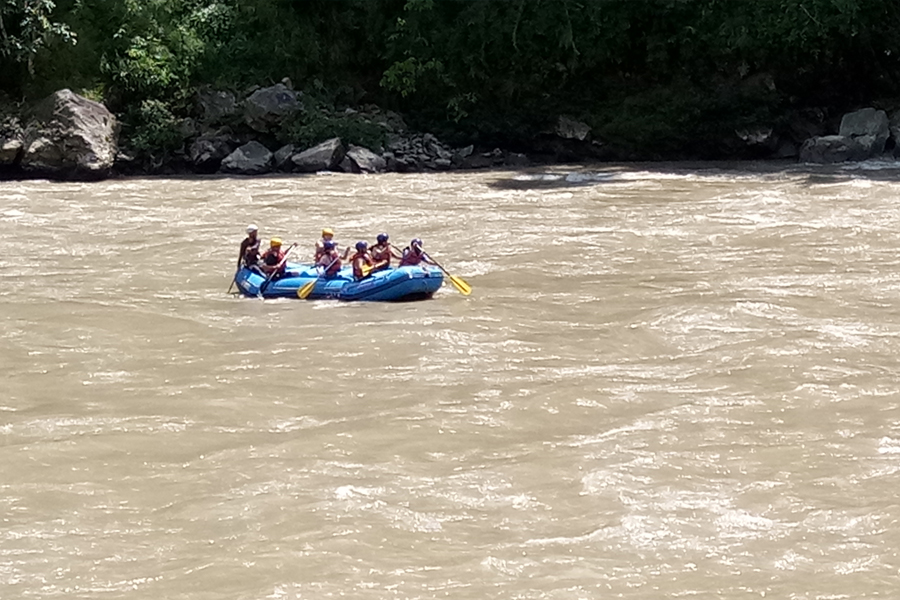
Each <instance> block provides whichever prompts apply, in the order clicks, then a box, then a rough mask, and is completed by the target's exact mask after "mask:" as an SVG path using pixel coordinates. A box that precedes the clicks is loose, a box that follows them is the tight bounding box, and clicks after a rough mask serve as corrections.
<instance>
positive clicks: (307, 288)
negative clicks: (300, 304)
mask: <svg viewBox="0 0 900 600" xmlns="http://www.w3.org/2000/svg"><path fill="white" fill-rule="evenodd" d="M339 260H341V257H340V256H336V257H335V258H334V260H333V261H331V262H330V263H328V266H327V267H325V268H324V269H323V270H322V272H321V273H319V274H318V275H316V278H315V279H313V280H312V281H310V282H309V283H307V284H304V286H303V287H302V288H300V289H299V290H297V297H298V298H300V299H301V300H305V299H306V297H307V296H309V295H310V294H311V293H312V291H313V288H314V287H316V283H318V282H319V279H321V278H322V275H324V274H325V273H327V272H328V269H330V268H331V265H333V264H334V263H336V262H337V261H339Z"/></svg>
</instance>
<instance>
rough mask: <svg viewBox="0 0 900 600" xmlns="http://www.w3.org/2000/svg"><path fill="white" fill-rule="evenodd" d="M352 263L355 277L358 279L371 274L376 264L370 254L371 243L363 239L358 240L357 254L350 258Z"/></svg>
mask: <svg viewBox="0 0 900 600" xmlns="http://www.w3.org/2000/svg"><path fill="white" fill-rule="evenodd" d="M350 264H351V265H353V277H354V278H355V279H356V280H357V281H358V280H360V279H362V278H364V277H368V276H369V273H371V272H372V267H373V266H374V265H375V261H374V260H372V256H371V255H370V254H369V244H367V243H366V242H363V241H359V242H356V254H354V255H353V258H351V259H350Z"/></svg>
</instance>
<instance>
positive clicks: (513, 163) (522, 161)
mask: <svg viewBox="0 0 900 600" xmlns="http://www.w3.org/2000/svg"><path fill="white" fill-rule="evenodd" d="M506 164H507V165H509V166H510V167H527V166H528V165H529V164H531V161H529V160H528V157H527V156H525V155H524V154H522V153H521V152H510V153H509V154H507V155H506Z"/></svg>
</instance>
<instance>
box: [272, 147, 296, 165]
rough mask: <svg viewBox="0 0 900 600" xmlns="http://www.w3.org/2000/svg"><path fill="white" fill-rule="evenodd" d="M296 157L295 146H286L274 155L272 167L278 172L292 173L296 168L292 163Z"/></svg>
mask: <svg viewBox="0 0 900 600" xmlns="http://www.w3.org/2000/svg"><path fill="white" fill-rule="evenodd" d="M293 155H294V145H293V144H285V145H284V146H282V147H281V148H279V149H278V150H276V151H275V154H273V155H272V166H273V167H274V168H275V169H276V170H277V171H290V170H291V168H292V167H293V166H294V163H292V162H291V157H292V156H293Z"/></svg>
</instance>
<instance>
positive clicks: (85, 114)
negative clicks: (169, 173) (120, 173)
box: [21, 90, 119, 179]
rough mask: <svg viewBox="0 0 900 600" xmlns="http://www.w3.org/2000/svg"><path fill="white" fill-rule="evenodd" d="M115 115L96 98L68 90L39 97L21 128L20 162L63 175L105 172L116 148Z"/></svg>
mask: <svg viewBox="0 0 900 600" xmlns="http://www.w3.org/2000/svg"><path fill="white" fill-rule="evenodd" d="M118 134H119V126H118V123H117V121H116V118H115V116H113V114H112V113H111V112H109V111H108V110H107V109H106V107H105V106H103V105H102V104H100V103H99V102H94V101H93V100H88V99H87V98H83V97H81V96H79V95H78V94H75V93H73V92H72V91H70V90H60V91H58V92H55V93H54V94H52V95H51V96H49V97H48V98H45V99H44V100H42V101H41V102H40V103H38V105H37V106H36V107H35V109H34V113H33V118H32V120H31V121H30V122H29V123H28V126H27V127H26V128H25V134H24V139H23V142H22V144H23V147H22V158H21V166H22V168H23V169H25V170H26V171H30V172H32V173H37V174H41V175H46V176H48V177H56V178H64V179H101V178H103V177H106V176H108V175H109V173H110V171H111V169H112V166H113V163H114V161H115V158H116V152H117V149H118Z"/></svg>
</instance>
